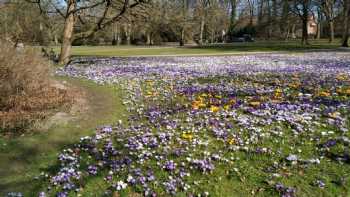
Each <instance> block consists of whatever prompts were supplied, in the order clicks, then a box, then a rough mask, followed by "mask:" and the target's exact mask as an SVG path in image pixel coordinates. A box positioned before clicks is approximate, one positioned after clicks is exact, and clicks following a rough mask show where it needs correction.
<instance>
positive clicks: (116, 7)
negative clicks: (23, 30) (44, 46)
mask: <svg viewBox="0 0 350 197" xmlns="http://www.w3.org/2000/svg"><path fill="white" fill-rule="evenodd" d="M26 1H27V2H30V3H36V4H37V5H38V8H39V9H40V12H41V13H47V14H48V13H51V12H52V11H55V12H57V13H58V14H59V15H60V16H61V17H62V18H63V20H64V30H63V35H62V44H61V53H60V57H59V63H60V64H66V63H68V62H69V59H70V54H71V46H72V43H73V41H75V40H80V39H85V38H90V37H92V36H93V35H95V33H96V32H99V31H101V30H103V29H105V28H106V27H109V26H110V25H112V24H114V23H115V22H118V21H120V20H121V19H122V16H123V15H124V14H125V13H126V12H127V10H129V9H133V8H135V7H137V6H139V5H142V4H145V3H148V2H149V0H65V1H57V0H26ZM44 3H45V4H49V5H51V7H52V9H51V10H44V9H43V4H44ZM86 13H89V14H88V15H87V14H86ZM84 16H87V17H86V18H84ZM91 18H93V20H91ZM77 22H79V23H81V24H82V25H85V24H89V25H88V27H87V28H86V30H81V31H80V32H77V31H76V29H75V25H76V23H77Z"/></svg>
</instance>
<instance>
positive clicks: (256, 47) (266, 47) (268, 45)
mask: <svg viewBox="0 0 350 197" xmlns="http://www.w3.org/2000/svg"><path fill="white" fill-rule="evenodd" d="M339 45H340V44H339V42H338V41H336V42H334V43H332V44H330V43H328V41H327V40H320V41H311V45H308V46H302V45H301V44H300V42H299V41H288V42H283V41H269V42H266V41H265V42H262V41H259V42H254V43H232V44H218V45H206V46H187V47H176V46H170V47H168V46H159V47H156V46H152V47H147V46H74V47H73V50H72V55H73V56H102V57H112V56H121V57H127V56H168V55H181V56H182V55H188V56H190V55H235V54H242V53H251V52H254V53H255V52H277V51H278V52H301V51H305V50H320V49H336V48H338V47H339ZM54 50H55V51H56V52H59V48H58V47H55V48H54Z"/></svg>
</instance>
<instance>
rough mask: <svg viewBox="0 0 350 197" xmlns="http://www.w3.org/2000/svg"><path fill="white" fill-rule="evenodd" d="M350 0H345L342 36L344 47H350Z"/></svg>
mask: <svg viewBox="0 0 350 197" xmlns="http://www.w3.org/2000/svg"><path fill="white" fill-rule="evenodd" d="M349 15H350V0H344V30H343V38H342V47H349V44H348V40H349V28H350V24H349V23H350V20H349Z"/></svg>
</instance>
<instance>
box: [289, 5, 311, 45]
mask: <svg viewBox="0 0 350 197" xmlns="http://www.w3.org/2000/svg"><path fill="white" fill-rule="evenodd" d="M310 7H311V0H294V1H293V11H294V12H295V13H296V14H297V15H298V16H299V18H300V20H301V22H302V35H301V44H302V45H309V40H308V36H309V32H308V21H309V14H310Z"/></svg>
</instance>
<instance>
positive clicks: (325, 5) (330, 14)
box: [321, 0, 335, 42]
mask: <svg viewBox="0 0 350 197" xmlns="http://www.w3.org/2000/svg"><path fill="white" fill-rule="evenodd" d="M334 4H335V0H322V1H321V9H322V11H323V13H324V15H325V16H326V20H327V22H328V26H329V42H333V41H334V17H335V16H334Z"/></svg>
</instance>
